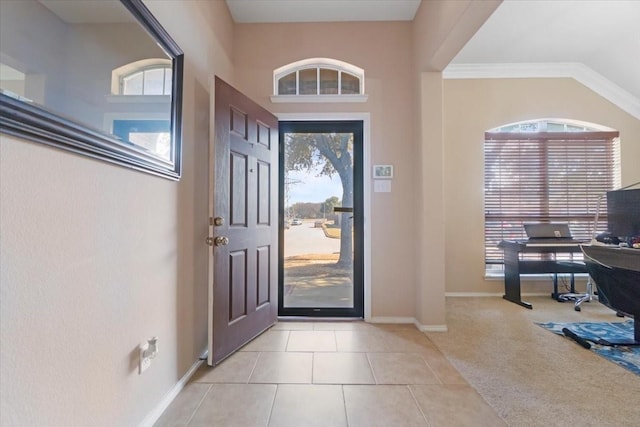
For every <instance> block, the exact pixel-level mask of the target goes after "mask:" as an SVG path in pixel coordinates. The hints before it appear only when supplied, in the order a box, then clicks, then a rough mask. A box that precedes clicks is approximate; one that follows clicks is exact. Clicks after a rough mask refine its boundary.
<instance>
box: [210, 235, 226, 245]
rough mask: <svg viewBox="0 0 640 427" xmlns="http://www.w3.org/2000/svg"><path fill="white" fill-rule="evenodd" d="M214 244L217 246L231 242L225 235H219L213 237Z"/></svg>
mask: <svg viewBox="0 0 640 427" xmlns="http://www.w3.org/2000/svg"><path fill="white" fill-rule="evenodd" d="M213 244H214V245H216V246H226V245H228V244H229V238H228V237H225V236H218V237H216V238H215V239H213Z"/></svg>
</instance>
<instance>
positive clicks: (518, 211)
mask: <svg viewBox="0 0 640 427" xmlns="http://www.w3.org/2000/svg"><path fill="white" fill-rule="evenodd" d="M618 135H619V134H618V132H613V131H612V132H596V131H585V132H528V133H527V132H524V133H523V132H487V133H485V144H484V156H485V177H484V182H485V261H486V264H487V266H489V265H490V264H503V263H504V259H503V253H502V250H501V249H499V248H498V247H497V244H498V243H499V242H500V241H501V240H513V239H523V238H526V236H525V234H524V228H523V224H524V223H526V222H562V223H568V224H569V227H570V228H571V231H572V234H573V236H574V237H575V238H577V239H590V238H591V237H592V232H593V226H594V224H593V221H594V217H595V214H596V209H597V206H598V202H599V199H600V202H601V207H600V218H599V221H598V222H599V224H598V230H600V231H603V228H606V198H603V195H604V194H605V193H606V191H607V190H611V189H613V188H615V187H617V186H618V185H619V176H620V162H619V147H618Z"/></svg>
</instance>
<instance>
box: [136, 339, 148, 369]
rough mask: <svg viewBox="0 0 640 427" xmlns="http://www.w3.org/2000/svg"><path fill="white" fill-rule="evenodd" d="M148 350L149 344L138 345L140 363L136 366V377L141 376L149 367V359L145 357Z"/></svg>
mask: <svg viewBox="0 0 640 427" xmlns="http://www.w3.org/2000/svg"><path fill="white" fill-rule="evenodd" d="M147 350H149V343H144V344H140V362H139V364H138V375H142V373H143V372H144V371H146V370H147V368H148V367H149V366H151V358H150V357H147V356H146V355H145V352H146V351H147Z"/></svg>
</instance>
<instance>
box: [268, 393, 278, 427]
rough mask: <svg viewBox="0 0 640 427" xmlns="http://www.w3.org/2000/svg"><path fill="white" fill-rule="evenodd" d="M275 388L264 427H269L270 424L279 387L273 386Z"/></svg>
mask: <svg viewBox="0 0 640 427" xmlns="http://www.w3.org/2000/svg"><path fill="white" fill-rule="evenodd" d="M274 385H275V386H276V392H275V393H273V399H272V400H271V409H270V410H269V416H268V417H267V424H265V427H269V424H271V417H272V416H273V408H274V407H275V406H276V396H277V395H278V390H280V386H279V385H278V384H274Z"/></svg>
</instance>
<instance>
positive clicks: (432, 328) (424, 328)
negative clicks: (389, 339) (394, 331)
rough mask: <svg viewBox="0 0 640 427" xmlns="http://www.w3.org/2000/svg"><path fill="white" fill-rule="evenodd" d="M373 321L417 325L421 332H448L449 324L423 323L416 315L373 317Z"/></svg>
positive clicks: (371, 320)
mask: <svg viewBox="0 0 640 427" xmlns="http://www.w3.org/2000/svg"><path fill="white" fill-rule="evenodd" d="M369 321H370V322H371V323H398V324H400V323H402V324H412V325H415V326H416V328H418V330H420V331H421V332H447V325H423V324H421V323H420V322H418V320H417V319H416V318H415V317H372V318H371V319H370V320H369Z"/></svg>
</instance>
